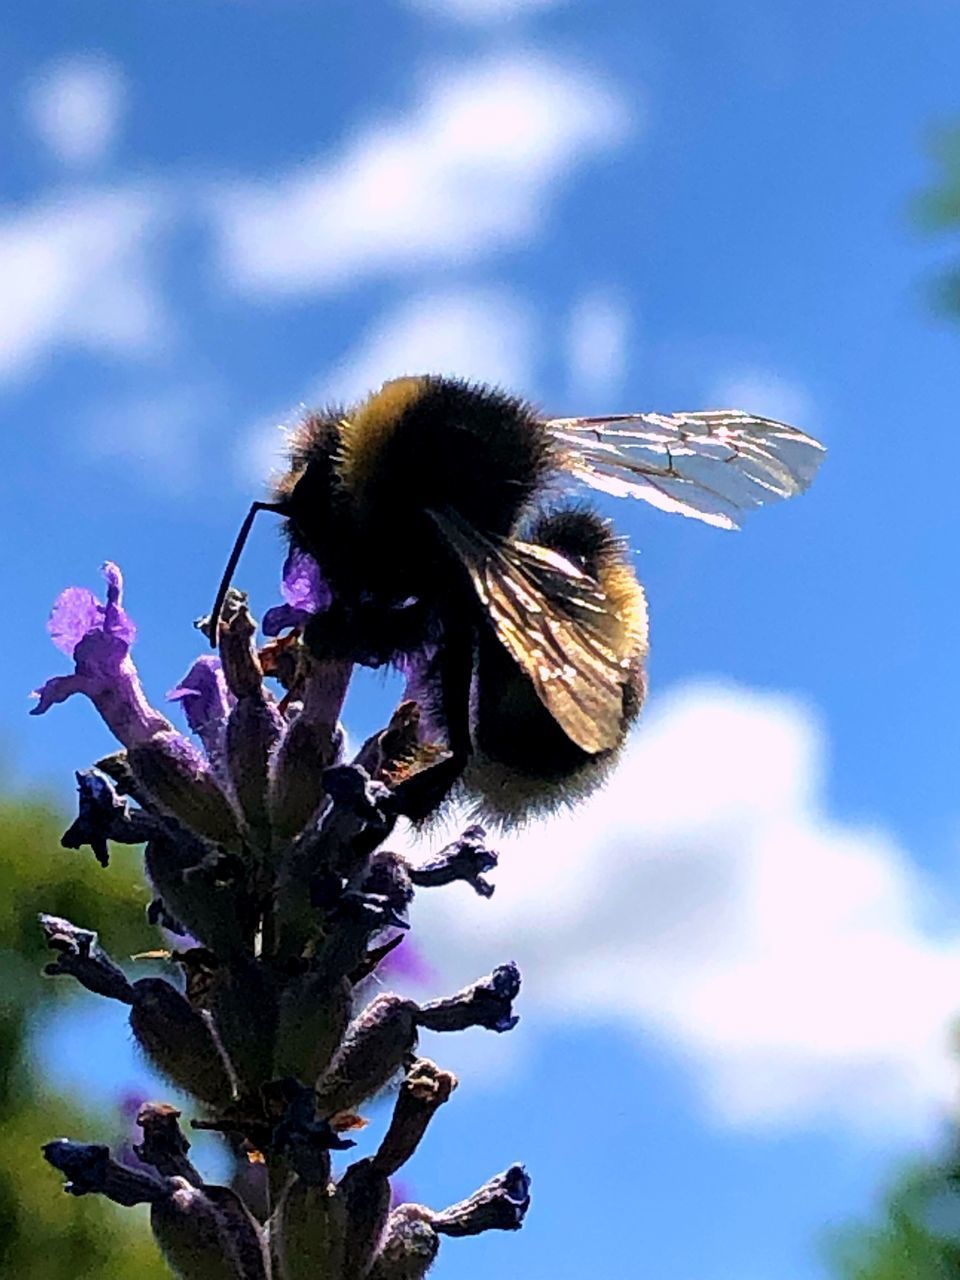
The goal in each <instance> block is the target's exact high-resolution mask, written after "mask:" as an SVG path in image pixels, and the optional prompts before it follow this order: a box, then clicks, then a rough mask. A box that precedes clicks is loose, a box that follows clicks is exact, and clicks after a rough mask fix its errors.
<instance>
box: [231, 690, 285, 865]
mask: <svg viewBox="0 0 960 1280" xmlns="http://www.w3.org/2000/svg"><path fill="white" fill-rule="evenodd" d="M282 733H283V717H282V716H281V714H280V712H279V711H278V710H277V708H276V705H275V703H274V702H273V701H272V700H270V699H268V698H267V697H266V696H265V695H264V693H263V690H260V691H258V692H257V693H253V694H248V695H246V696H244V697H242V698H240V699H239V701H238V702H237V705H236V706H235V707H234V708H233V710H232V711H231V712H230V719H229V720H228V721H227V767H228V769H229V770H230V778H231V780H232V782H233V792H234V795H235V796H236V798H237V803H238V804H239V805H240V809H241V810H242V812H243V816H244V817H245V818H246V820H247V822H248V823H249V825H250V828H251V831H252V832H253V833H254V834H255V836H256V837H257V839H258V840H259V842H260V844H261V846H262V847H264V848H265V846H267V845H268V844H269V838H270V815H269V811H268V806H267V790H268V786H269V772H270V759H271V756H272V755H273V752H274V749H275V747H276V745H277V743H278V742H279V741H280V737H281V735H282ZM265 851H266V849H265Z"/></svg>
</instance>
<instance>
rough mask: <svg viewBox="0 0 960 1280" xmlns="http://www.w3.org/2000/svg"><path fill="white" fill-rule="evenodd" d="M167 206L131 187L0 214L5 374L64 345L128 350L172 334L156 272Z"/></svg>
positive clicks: (0, 343) (1, 362)
mask: <svg viewBox="0 0 960 1280" xmlns="http://www.w3.org/2000/svg"><path fill="white" fill-rule="evenodd" d="M162 212H163V210H162V207H161V202H160V201H159V200H158V198H157V196H156V193H155V192H152V191H150V190H147V189H145V188H133V187H127V188H116V189H113V190H109V189H103V190H93V191H70V192H68V193H66V194H64V195H62V196H61V197H50V198H48V199H47V200H45V201H42V202H40V203H38V204H35V205H32V206H29V207H27V208H23V209H20V210H18V211H16V212H8V213H6V214H5V215H4V214H0V279H2V280H3V299H4V306H3V310H2V312H0V380H3V379H9V378H13V377H15V376H17V375H20V374H22V373H24V372H26V371H27V370H29V368H30V367H31V366H32V365H33V364H34V363H36V362H37V361H38V360H39V359H41V357H43V356H44V355H46V354H48V353H49V352H51V351H52V350H54V349H55V348H56V347H57V346H60V345H74V346H81V347H85V348H88V349H91V350H97V351H108V352H112V353H116V354H120V355H127V356H129V355H136V354H142V353H143V352H144V351H146V350H147V349H149V348H152V347H153V346H155V345H156V343H157V342H158V341H160V340H161V339H163V338H164V337H165V336H166V334H167V319H166V316H165V313H164V310H163V307H162V305H161V302H160V299H159V297H158V295H157V293H156V291H155V288H154V284H153V281H152V280H151V270H150V267H151V264H150V248H151V245H152V241H153V238H154V236H155V235H156V233H157V231H158V229H159V226H160V219H161V216H162Z"/></svg>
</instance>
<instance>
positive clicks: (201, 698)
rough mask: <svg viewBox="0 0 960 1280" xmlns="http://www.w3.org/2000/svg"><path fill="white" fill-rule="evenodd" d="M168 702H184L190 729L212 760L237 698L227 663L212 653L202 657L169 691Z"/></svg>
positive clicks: (220, 746)
mask: <svg viewBox="0 0 960 1280" xmlns="http://www.w3.org/2000/svg"><path fill="white" fill-rule="evenodd" d="M167 701H168V702H180V703H181V704H182V706H183V713H184V715H185V716H186V718H187V724H188V725H189V726H190V731H191V732H192V733H195V734H196V735H197V737H198V738H199V739H200V741H201V742H202V743H203V746H204V750H205V751H206V753H207V755H208V756H209V757H210V759H211V760H214V759H216V758H217V757H218V756H219V754H220V751H221V748H222V745H223V730H224V725H225V724H226V720H227V715H228V714H229V711H230V708H231V707H232V706H233V705H234V703H235V702H236V698H234V696H233V695H232V694H231V693H230V691H229V690H228V689H227V682H226V680H225V679H224V675H223V663H222V662H221V661H220V659H219V658H218V657H216V656H215V655H214V654H212V653H205V654H203V655H202V656H201V657H199V658H198V659H197V660H196V662H195V663H194V664H193V666H192V667H191V668H190V670H189V671H188V672H187V674H186V675H185V676H184V677H183V679H182V680H181V681H180V683H179V684H178V685H177V686H176V687H175V688H173V689H171V690H170V692H169V693H168V694H167Z"/></svg>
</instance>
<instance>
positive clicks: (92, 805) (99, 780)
mask: <svg viewBox="0 0 960 1280" xmlns="http://www.w3.org/2000/svg"><path fill="white" fill-rule="evenodd" d="M76 779H77V790H78V792H79V796H80V800H79V806H78V813H77V817H76V819H75V821H74V822H72V823H71V825H70V826H69V827H68V828H67V830H66V831H65V832H64V833H63V835H62V836H61V837H60V843H61V845H62V846H63V848H64V849H80V848H82V847H83V845H85V844H88V845H89V846H90V848H91V849H92V850H93V854H94V857H95V858H96V860H97V861H98V862H99V863H100V865H101V866H102V867H105V866H107V865H108V864H109V862H110V852H109V849H108V847H107V841H108V840H114V841H116V842H117V843H118V844H143V843H144V842H145V841H146V840H149V839H150V837H151V836H153V835H155V834H156V833H157V832H158V831H160V830H162V822H161V820H160V819H158V818H155V817H154V816H153V815H152V814H149V813H144V812H143V811H142V810H139V809H131V808H130V805H129V804H128V802H127V801H126V800H124V799H123V798H122V797H121V796H119V795H118V794H117V790H116V787H115V786H114V784H113V782H112V781H111V779H110V778H108V777H107V775H106V774H105V773H101V772H100V771H99V770H98V769H81V770H80V771H79V773H77V775H76Z"/></svg>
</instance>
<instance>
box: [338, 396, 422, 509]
mask: <svg viewBox="0 0 960 1280" xmlns="http://www.w3.org/2000/svg"><path fill="white" fill-rule="evenodd" d="M427 381H428V379H427V377H426V376H425V375H424V376H420V377H408V378H393V379H391V381H389V382H385V383H384V384H383V386H382V387H381V388H380V390H379V391H374V392H373V393H372V394H371V395H370V396H368V397H367V399H366V400H364V401H362V403H361V404H359V405H358V406H357V408H356V409H354V410H353V411H352V412H351V414H350V416H349V417H347V418H344V419H343V421H342V423H341V424H340V425H341V458H342V466H343V475H344V477H345V478H346V479H347V482H348V484H349V487H350V488H351V489H352V490H353V492H354V493H357V494H359V493H362V492H363V491H364V490H365V489H367V488H368V486H369V485H370V483H371V481H372V480H373V479H375V478H379V476H380V466H381V457H382V454H383V450H384V448H385V446H386V445H387V443H388V442H389V441H390V439H391V437H392V436H393V433H394V431H395V430H396V426H397V422H398V420H399V419H400V418H401V417H402V416H403V414H404V413H405V412H406V410H407V409H409V407H410V406H411V405H412V404H414V403H415V402H416V401H417V400H418V399H419V397H420V396H421V395H422V394H423V389H424V387H425V385H426V383H427Z"/></svg>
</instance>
